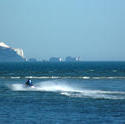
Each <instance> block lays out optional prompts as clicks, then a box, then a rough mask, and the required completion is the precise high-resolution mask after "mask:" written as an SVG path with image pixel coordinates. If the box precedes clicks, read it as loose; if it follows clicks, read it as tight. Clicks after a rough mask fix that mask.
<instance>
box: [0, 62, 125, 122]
mask: <svg viewBox="0 0 125 124" xmlns="http://www.w3.org/2000/svg"><path fill="white" fill-rule="evenodd" d="M29 77H30V78H31V79H32V81H33V83H34V85H35V88H26V87H24V82H25V81H26V80H27V78H29ZM4 123H5V124H22V123H23V124H44V123H45V124H48V123H49V124H76V123H77V124H124V123H125V62H85V63H82V62H80V63H47V62H44V63H1V64H0V124H4Z"/></svg>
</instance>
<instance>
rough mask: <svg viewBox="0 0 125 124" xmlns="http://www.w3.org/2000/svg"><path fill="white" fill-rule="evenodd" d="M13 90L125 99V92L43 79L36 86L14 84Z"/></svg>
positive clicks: (11, 86)
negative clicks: (83, 87) (95, 88)
mask: <svg viewBox="0 0 125 124" xmlns="http://www.w3.org/2000/svg"><path fill="white" fill-rule="evenodd" d="M9 87H10V88H11V89H12V90H13V91H42V92H43V91H45V92H57V93H59V94H61V95H65V96H68V97H79V98H94V99H125V92H122V91H103V90H89V89H81V88H78V87H76V86H73V85H69V84H67V83H66V82H57V81H43V82H40V83H37V84H36V85H35V87H34V88H26V87H25V86H24V84H12V85H10V86H9Z"/></svg>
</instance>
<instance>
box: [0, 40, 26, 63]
mask: <svg viewBox="0 0 125 124" xmlns="http://www.w3.org/2000/svg"><path fill="white" fill-rule="evenodd" d="M24 61H25V58H24V53H23V50H22V49H17V48H11V47H10V46H8V45H6V44H5V43H3V42H0V62H24Z"/></svg>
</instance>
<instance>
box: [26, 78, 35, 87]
mask: <svg viewBox="0 0 125 124" xmlns="http://www.w3.org/2000/svg"><path fill="white" fill-rule="evenodd" d="M25 85H26V86H29V87H31V86H33V83H32V81H31V79H28V80H27V82H26V83H25Z"/></svg>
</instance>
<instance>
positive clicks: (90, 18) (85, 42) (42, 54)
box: [0, 0, 125, 61]
mask: <svg viewBox="0 0 125 124" xmlns="http://www.w3.org/2000/svg"><path fill="white" fill-rule="evenodd" d="M124 5H125V1H124V0H110V1H109V0H101V1H100V0H94V1H93V0H78V1H76V0H68V1H66V0H61V1H59V0H53V1H52V0H46V1H42V0H21V1H17V0H11V1H10V0H1V1H0V17H1V20H0V27H1V28H0V42H5V43H6V44H8V45H9V46H11V47H15V48H22V49H23V50H24V55H25V57H26V58H37V59H40V58H41V59H49V58H50V57H52V56H54V57H62V58H65V57H67V56H73V57H76V56H80V58H81V60H84V61H125V57H124V53H125V49H124V46H125V35H124V31H125V16H124V14H125V7H124Z"/></svg>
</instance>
